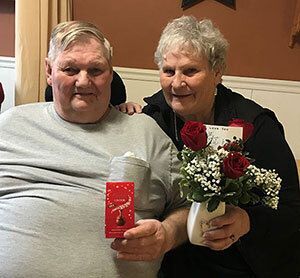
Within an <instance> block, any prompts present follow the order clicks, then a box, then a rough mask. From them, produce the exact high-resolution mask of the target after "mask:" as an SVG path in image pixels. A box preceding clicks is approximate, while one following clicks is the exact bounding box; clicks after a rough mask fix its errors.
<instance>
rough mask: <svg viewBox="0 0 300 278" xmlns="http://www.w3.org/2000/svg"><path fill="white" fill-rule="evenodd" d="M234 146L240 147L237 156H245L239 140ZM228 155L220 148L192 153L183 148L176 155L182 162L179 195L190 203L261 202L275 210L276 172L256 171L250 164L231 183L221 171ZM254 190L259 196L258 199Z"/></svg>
mask: <svg viewBox="0 0 300 278" xmlns="http://www.w3.org/2000/svg"><path fill="white" fill-rule="evenodd" d="M228 143H230V142H229V141H228ZM234 143H235V144H240V145H239V146H240V149H241V151H240V153H241V154H242V155H244V154H243V152H242V149H243V145H242V142H241V140H235V141H234ZM227 146H228V145H227ZM227 148H228V147H227ZM229 153H230V150H229V151H228V149H224V148H223V147H220V148H218V149H217V150H216V149H213V148H212V147H210V146H207V147H205V148H204V149H201V150H199V151H196V152H195V151H192V150H191V149H189V148H187V147H186V146H184V148H183V150H182V151H181V152H180V153H179V158H180V160H182V166H181V173H182V181H181V183H180V185H181V193H182V195H183V196H186V197H187V198H188V199H190V200H191V201H198V202H199V201H200V202H201V201H204V200H213V199H214V200H215V201H217V203H218V202H220V201H225V202H226V203H229V204H234V205H238V204H240V203H242V204H247V203H253V204H255V203H257V202H260V203H262V204H265V205H267V206H269V207H271V208H273V209H277V206H278V202H279V197H278V196H279V191H280V188H281V178H280V177H279V176H278V174H277V173H276V172H275V170H266V169H263V168H257V167H256V166H254V165H251V164H250V165H249V166H248V167H247V168H246V169H245V171H244V174H243V175H242V176H240V177H238V178H236V179H230V178H228V177H226V176H225V174H224V171H223V167H224V166H223V160H224V159H225V158H227V157H228V154H229ZM245 158H246V156H245ZM254 188H255V189H256V191H255V192H254V191H253V189H254ZM257 190H258V191H259V192H260V193H259V194H258V195H257V194H256V193H257ZM245 194H246V195H245Z"/></svg>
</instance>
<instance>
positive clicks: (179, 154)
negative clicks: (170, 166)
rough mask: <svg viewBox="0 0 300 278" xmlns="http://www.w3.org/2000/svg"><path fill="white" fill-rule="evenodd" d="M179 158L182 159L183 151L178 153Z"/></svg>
mask: <svg viewBox="0 0 300 278" xmlns="http://www.w3.org/2000/svg"><path fill="white" fill-rule="evenodd" d="M177 158H178V159H179V160H180V161H182V154H181V152H179V153H177Z"/></svg>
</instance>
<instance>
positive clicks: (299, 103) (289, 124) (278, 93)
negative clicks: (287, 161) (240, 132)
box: [114, 67, 300, 159]
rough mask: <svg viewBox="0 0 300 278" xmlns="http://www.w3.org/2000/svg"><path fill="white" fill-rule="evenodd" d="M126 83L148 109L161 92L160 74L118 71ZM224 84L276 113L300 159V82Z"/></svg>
mask: <svg viewBox="0 0 300 278" xmlns="http://www.w3.org/2000/svg"><path fill="white" fill-rule="evenodd" d="M114 70H115V71H117V72H118V73H119V74H120V75H121V77H122V78H123V80H124V83H125V86H126V90H127V100H128V101H134V102H137V103H140V104H142V105H144V102H143V97H145V96H150V95H152V94H153V93H154V92H156V91H158V90H159V89H160V85H159V78H158V71H156V70H144V69H131V68H121V67H115V68H114ZM223 84H224V85H225V86H227V87H229V88H231V89H232V90H233V91H236V92H239V93H241V94H243V95H244V96H245V97H247V98H250V99H253V100H254V101H256V102H257V103H259V104H261V105H262V106H264V107H267V108H270V109H271V110H273V111H274V112H275V113H276V115H277V117H278V119H279V120H280V122H281V123H282V124H283V125H284V127H285V134H286V139H287V141H288V143H289V145H290V147H291V149H292V151H293V153H294V155H295V157H296V158H297V159H300V82H299V81H283V80H273V79H260V78H248V77H235V76H223Z"/></svg>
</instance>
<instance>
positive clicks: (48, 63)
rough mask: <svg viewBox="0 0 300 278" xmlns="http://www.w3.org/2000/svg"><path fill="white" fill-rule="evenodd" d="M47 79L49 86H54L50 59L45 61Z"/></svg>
mask: <svg viewBox="0 0 300 278" xmlns="http://www.w3.org/2000/svg"><path fill="white" fill-rule="evenodd" d="M45 69H46V78H47V83H48V85H50V86H52V75H51V74H52V66H51V62H50V60H49V59H48V58H46V59H45Z"/></svg>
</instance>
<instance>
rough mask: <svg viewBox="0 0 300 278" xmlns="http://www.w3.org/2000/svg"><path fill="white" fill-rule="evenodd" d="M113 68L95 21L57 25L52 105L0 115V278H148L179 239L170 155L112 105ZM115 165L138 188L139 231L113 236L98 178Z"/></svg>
mask: <svg viewBox="0 0 300 278" xmlns="http://www.w3.org/2000/svg"><path fill="white" fill-rule="evenodd" d="M112 72H113V71H112V64H111V52H110V45H109V42H108V41H107V40H106V39H105V38H104V36H103V35H102V34H101V32H100V31H99V30H98V29H97V28H96V27H95V26H94V25H92V24H89V23H84V22H77V21H73V22H66V23H61V24H59V25H58V26H57V27H56V28H55V29H54V30H53V32H52V36H51V41H50V49H49V53H48V58H47V59H46V73H47V82H48V84H49V85H51V86H52V88H53V94H54V101H53V103H52V102H51V103H35V104H27V105H23V106H18V107H14V108H12V109H10V110H8V111H6V112H5V113H3V114H1V117H0V130H1V133H0V262H1V263H0V277H30V278H34V277H155V276H156V275H157V271H158V269H159V266H160V262H161V258H162V255H163V254H164V253H165V252H166V251H168V250H170V249H171V248H173V247H175V246H177V245H179V244H180V243H181V242H183V241H184V240H185V239H186V232H185V222H186V215H187V210H186V208H185V201H184V200H182V199H181V198H180V196H179V193H178V188H177V185H176V183H177V181H178V165H177V163H178V161H177V159H176V149H175V147H174V146H173V144H172V142H171V141H170V140H169V139H168V137H167V136H166V135H165V134H164V133H163V132H162V131H161V130H160V128H159V127H158V126H156V124H155V122H154V121H153V120H152V119H150V118H148V117H147V116H144V115H135V116H134V117H129V116H127V115H125V114H123V113H121V112H118V111H117V110H115V109H114V108H112V107H111V106H110V105H109V102H110V83H111V80H112ZM127 152H130V153H133V154H134V155H135V157H133V156H131V157H127V156H124V153H127ZM116 158H119V159H116ZM114 161H119V162H120V161H121V162H122V163H123V164H124V165H123V166H122V167H123V168H124V169H127V171H128V172H129V173H134V177H135V176H136V177H138V179H139V181H141V184H140V185H138V186H140V187H141V188H136V193H137V196H136V197H137V198H136V200H135V214H136V220H137V222H136V226H135V227H134V228H131V229H129V230H127V231H126V232H125V233H124V238H123V239H115V240H110V239H106V238H105V236H104V200H105V182H106V181H109V179H110V178H111V177H112V176H114V177H116V176H118V174H120V178H121V179H122V175H123V174H124V173H123V174H122V173H121V172H120V173H112V172H113V169H114V167H115V165H114V163H113V162H114ZM122 167H121V168H122ZM109 175H111V176H109ZM125 176H126V173H125ZM137 183H138V182H137ZM139 195H143V196H139ZM139 200H140V201H139ZM141 200H142V201H141Z"/></svg>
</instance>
